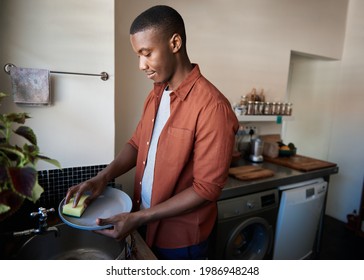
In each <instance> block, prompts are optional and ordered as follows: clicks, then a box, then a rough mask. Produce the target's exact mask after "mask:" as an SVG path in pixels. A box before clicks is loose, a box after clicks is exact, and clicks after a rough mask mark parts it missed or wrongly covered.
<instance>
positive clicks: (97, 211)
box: [58, 187, 132, 230]
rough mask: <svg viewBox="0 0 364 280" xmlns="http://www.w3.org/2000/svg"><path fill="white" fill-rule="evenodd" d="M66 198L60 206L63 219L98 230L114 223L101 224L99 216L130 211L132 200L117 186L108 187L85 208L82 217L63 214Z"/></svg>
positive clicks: (59, 210) (81, 226) (77, 225)
mask: <svg viewBox="0 0 364 280" xmlns="http://www.w3.org/2000/svg"><path fill="white" fill-rule="evenodd" d="M65 199H66V198H64V199H63V200H62V201H61V203H60V204H59V206H58V213H59V216H60V217H61V219H62V221H63V222H64V223H65V224H67V225H69V226H71V227H74V228H78V229H83V230H98V229H105V228H109V227H111V226H112V225H103V226H99V225H97V224H96V219H97V218H109V217H111V216H114V215H116V214H119V213H122V212H130V211H131V207H132V202H131V199H130V197H129V196H128V195H127V194H126V193H125V192H123V191H121V190H119V189H115V188H110V187H108V188H106V189H105V191H104V192H103V194H101V195H100V196H99V197H97V198H96V199H95V200H94V201H93V202H92V203H91V204H90V205H89V206H88V207H87V208H86V210H85V212H84V213H83V214H82V216H81V217H80V218H76V217H71V216H67V215H64V214H62V208H63V203H64V200H65Z"/></svg>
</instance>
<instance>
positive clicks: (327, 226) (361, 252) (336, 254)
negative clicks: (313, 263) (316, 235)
mask: <svg viewBox="0 0 364 280" xmlns="http://www.w3.org/2000/svg"><path fill="white" fill-rule="evenodd" d="M321 244H322V247H321V252H320V254H319V256H318V259H320V260H364V237H360V236H358V235H356V234H355V233H354V232H353V231H351V230H349V229H347V228H346V226H345V223H343V222H341V221H339V220H336V219H334V218H332V217H330V216H326V217H325V220H324V228H323V237H322V243H321Z"/></svg>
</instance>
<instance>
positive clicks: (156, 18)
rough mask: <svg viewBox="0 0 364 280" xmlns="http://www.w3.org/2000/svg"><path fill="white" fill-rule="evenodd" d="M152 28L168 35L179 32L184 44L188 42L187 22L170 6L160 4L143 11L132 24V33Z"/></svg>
mask: <svg viewBox="0 0 364 280" xmlns="http://www.w3.org/2000/svg"><path fill="white" fill-rule="evenodd" d="M151 28H153V29H156V30H159V31H160V32H162V33H164V34H165V35H166V36H168V37H170V36H172V35H173V34H174V33H178V34H179V35H180V36H181V38H182V41H183V44H185V43H186V31H185V24H184V21H183V19H182V16H181V15H180V14H179V13H178V12H177V11H176V10H175V9H173V8H171V7H169V6H164V5H158V6H154V7H151V8H149V9H148V10H145V11H144V12H142V13H141V14H140V15H139V16H137V17H136V18H135V20H134V21H133V23H132V24H131V26H130V35H133V34H135V33H138V32H140V31H145V30H147V29H151Z"/></svg>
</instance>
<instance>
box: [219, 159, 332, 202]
mask: <svg viewBox="0 0 364 280" xmlns="http://www.w3.org/2000/svg"><path fill="white" fill-rule="evenodd" d="M242 165H255V166H260V167H262V168H266V169H270V170H272V171H273V172H274V176H271V177H268V178H262V179H259V180H249V181H242V180H238V179H235V178H233V177H231V176H229V178H228V181H227V183H226V185H225V187H224V189H223V191H222V194H221V196H220V200H223V199H228V198H232V197H236V196H243V195H246V194H250V193H255V192H261V191H265V190H269V189H274V188H277V187H280V186H285V185H289V184H294V183H299V182H303V181H307V180H312V179H316V178H320V177H323V178H324V180H325V181H327V182H329V178H330V175H333V174H336V173H338V171H339V168H338V167H337V166H334V167H328V168H322V169H317V170H313V171H306V172H303V171H299V170H295V169H292V168H288V167H284V166H281V165H277V164H275V163H271V162H267V161H263V162H262V163H252V162H250V161H247V160H243V159H240V160H239V161H236V162H234V164H233V165H232V167H235V166H242Z"/></svg>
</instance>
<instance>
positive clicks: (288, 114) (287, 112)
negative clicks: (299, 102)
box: [286, 103, 292, 116]
mask: <svg viewBox="0 0 364 280" xmlns="http://www.w3.org/2000/svg"><path fill="white" fill-rule="evenodd" d="M286 115H287V116H291V115H292V103H287V108H286Z"/></svg>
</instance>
